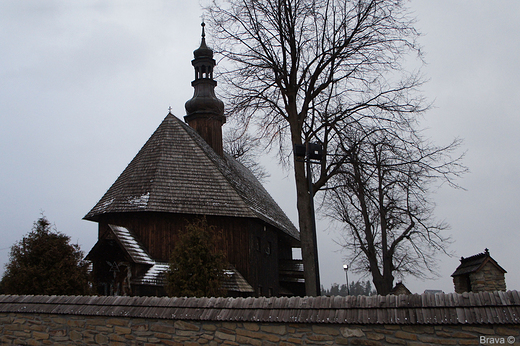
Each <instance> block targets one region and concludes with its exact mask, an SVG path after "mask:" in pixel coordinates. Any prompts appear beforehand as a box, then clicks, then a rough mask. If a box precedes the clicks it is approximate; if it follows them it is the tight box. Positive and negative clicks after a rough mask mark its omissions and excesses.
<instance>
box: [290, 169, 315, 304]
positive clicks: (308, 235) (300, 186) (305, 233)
mask: <svg viewBox="0 0 520 346" xmlns="http://www.w3.org/2000/svg"><path fill="white" fill-rule="evenodd" d="M294 167H295V169H294V173H295V180H296V195H297V208H298V224H299V226H300V240H301V247H302V259H303V269H304V278H305V293H306V295H308V296H318V295H320V288H319V279H318V278H319V268H318V267H317V263H318V261H317V258H316V256H317V253H315V246H316V245H317V244H315V242H314V240H315V235H314V232H313V225H312V223H313V220H312V215H311V213H312V212H313V211H312V209H311V204H310V197H309V189H308V183H307V178H306V176H305V164H304V163H303V162H299V161H296V160H295V161H294Z"/></svg>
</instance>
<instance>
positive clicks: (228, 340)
mask: <svg viewBox="0 0 520 346" xmlns="http://www.w3.org/2000/svg"><path fill="white" fill-rule="evenodd" d="M0 334H1V336H0V342H1V343H2V344H3V345H4V344H7V345H11V344H14V345H93V344H95V345H112V346H118V345H142V346H146V345H179V346H180V345H183V346H190V345H191V346H194V345H208V346H212V345H221V344H224V345H258V346H260V345H277V346H293V345H294V346H297V345H369V346H378V345H389V344H391V345H410V346H422V345H479V344H506V345H512V344H514V345H520V325H518V324H514V325H511V324H510V325H464V324H458V325H420V324H416V325H389V324H385V325H379V324H372V325H352V324H351V325H347V324H323V323H321V324H318V323H316V324H312V323H294V324H291V323H255V322H244V323H241V322H240V323H239V322H212V321H181V320H165V319H149V318H147V319H140V318H124V317H116V318H114V317H92V316H71V315H58V314H34V313H1V314H0ZM483 338H484V339H483ZM512 338H514V340H513V339H512ZM511 341H513V342H511Z"/></svg>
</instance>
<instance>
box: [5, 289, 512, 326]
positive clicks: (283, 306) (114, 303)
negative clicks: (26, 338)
mask: <svg viewBox="0 0 520 346" xmlns="http://www.w3.org/2000/svg"><path fill="white" fill-rule="evenodd" d="M0 312H3V313H48V314H62V315H83V316H89V315H93V316H109V317H116V316H119V317H126V318H131V317H134V318H154V319H171V320H192V321H229V322H275V323H276V322H280V323H346V324H425V325H443V324H469V325H471V324H477V325H478V324H493V325H500V324H520V295H519V293H518V292H517V291H508V292H501V291H497V292H479V293H473V292H470V293H468V292H466V293H463V294H457V293H449V294H444V293H439V294H435V295H433V294H421V295H418V294H413V295H400V296H394V295H388V296H370V297H367V296H349V297H338V296H335V297H303V298H302V297H291V298H288V297H280V298H265V297H261V298H167V297H164V298H157V297H113V296H109V297H97V296H5V295H4V296H0Z"/></svg>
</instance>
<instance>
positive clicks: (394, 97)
mask: <svg viewBox="0 0 520 346" xmlns="http://www.w3.org/2000/svg"><path fill="white" fill-rule="evenodd" d="M403 3H404V1H401V0H353V1H345V0H221V1H220V0H213V2H212V4H211V5H210V6H208V7H207V12H208V17H209V21H210V22H211V25H210V28H211V29H212V30H214V31H215V32H214V35H215V36H216V38H217V39H216V40H215V42H214V46H215V47H216V51H217V53H220V54H221V55H222V56H223V57H224V58H225V60H226V61H225V62H224V63H221V64H220V66H221V77H223V79H224V80H223V82H225V83H227V86H226V87H225V88H221V90H224V91H225V92H226V94H224V95H222V97H223V98H224V99H225V100H226V104H227V110H228V114H227V116H228V117H235V119H237V120H238V121H240V123H242V124H244V126H252V127H254V128H255V129H257V131H259V137H261V138H263V139H264V140H266V141H267V144H268V145H269V146H270V147H271V148H272V147H276V148H277V149H279V157H280V158H281V160H282V161H283V162H285V163H288V162H290V160H288V158H290V153H291V150H292V148H293V145H295V144H303V143H305V142H319V143H321V144H322V145H323V148H324V154H325V157H326V159H325V160H324V161H323V162H322V164H321V166H320V167H319V169H318V170H316V171H315V172H314V174H315V177H314V178H315V179H313V181H314V183H313V185H314V186H313V191H314V193H315V192H317V191H319V190H320V189H321V188H322V187H323V186H325V184H326V183H327V181H328V180H329V179H330V178H331V177H333V176H334V174H335V173H336V172H337V170H338V169H339V167H341V164H342V163H343V162H344V160H345V158H343V157H341V156H339V155H331V152H330V150H331V148H337V145H335V144H334V143H335V142H336V141H338V138H339V134H340V133H341V132H342V131H344V129H345V128H347V127H348V126H349V124H352V123H371V122H372V121H374V119H375V117H381V116H382V117H384V118H385V119H378V121H380V122H384V121H387V122H393V121H395V119H400V118H401V117H403V116H405V117H407V116H409V115H411V114H415V113H418V112H421V111H423V110H424V107H422V106H421V105H422V99H421V98H420V97H419V98H416V97H415V96H414V94H415V93H414V92H415V89H416V88H417V86H419V85H420V84H421V80H420V79H419V78H418V77H417V75H415V74H411V75H408V76H406V75H405V74H404V71H403V69H402V66H401V62H402V60H403V58H404V57H405V56H407V54H408V53H411V52H412V53H419V52H420V51H419V49H418V47H417V46H416V43H415V39H416V37H417V32H416V30H415V29H414V28H413V20H411V19H409V17H408V13H407V9H406V8H405V7H404V6H403ZM375 110H377V111H378V112H377V116H375V115H374V114H375ZM380 110H385V112H379V111H380ZM334 150H336V149H334ZM292 164H293V167H294V174H295V181H296V190H297V209H298V217H299V219H298V221H299V228H300V234H301V245H302V257H303V263H304V268H305V284H306V292H307V294H309V295H318V294H319V285H318V281H319V280H317V279H316V276H315V273H316V272H317V268H316V265H315V263H316V261H315V257H314V245H315V244H314V239H313V232H312V218H311V205H310V201H309V192H308V191H309V186H308V182H307V181H308V180H307V177H306V172H305V168H304V164H303V163H302V162H298V161H296V160H295V158H294V157H293V162H292Z"/></svg>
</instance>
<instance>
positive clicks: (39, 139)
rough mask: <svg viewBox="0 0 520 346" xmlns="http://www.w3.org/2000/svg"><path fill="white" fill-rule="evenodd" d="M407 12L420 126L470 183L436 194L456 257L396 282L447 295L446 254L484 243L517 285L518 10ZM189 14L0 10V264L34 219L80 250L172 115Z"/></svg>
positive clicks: (277, 190)
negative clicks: (425, 274) (460, 157)
mask: <svg viewBox="0 0 520 346" xmlns="http://www.w3.org/2000/svg"><path fill="white" fill-rule="evenodd" d="M410 7H411V9H412V11H413V12H414V13H415V16H416V17H417V25H416V26H417V28H418V29H419V30H420V31H421V32H422V33H423V34H424V36H423V37H422V38H421V41H420V42H421V44H422V46H423V49H424V51H425V59H426V61H427V63H428V64H427V65H426V66H425V67H424V68H423V72H424V74H425V76H426V77H427V78H429V79H430V82H429V83H427V84H426V86H425V87H424V94H425V96H426V97H427V98H428V99H430V100H434V101H435V108H434V109H432V110H431V111H430V112H428V113H427V115H426V117H425V120H424V122H423V125H424V126H425V127H428V130H427V134H428V135H429V136H431V137H432V138H433V140H434V141H435V142H436V143H437V144H445V143H447V142H449V141H450V140H451V139H452V138H454V137H457V136H458V137H462V138H464V139H465V143H464V148H465V149H466V150H467V156H466V159H465V164H466V165H467V166H468V167H469V168H470V170H471V173H470V174H468V175H466V176H465V177H464V178H463V179H462V180H460V183H461V185H462V186H464V187H465V188H466V189H467V190H466V191H462V190H454V189H451V188H448V187H442V188H441V189H440V190H439V191H438V192H437V193H436V194H435V195H434V199H435V201H436V202H437V211H436V215H437V217H438V218H440V219H446V221H447V222H448V223H450V224H451V225H452V229H451V231H449V233H451V235H452V236H453V239H454V240H455V242H454V244H453V245H452V246H451V250H453V251H454V252H455V253H456V256H455V257H454V258H448V257H439V266H440V273H441V274H442V277H441V278H439V279H437V280H433V281H426V282H422V281H417V280H414V279H412V278H408V279H407V280H405V284H406V285H407V286H408V287H409V288H410V289H411V290H412V291H413V292H419V293H420V292H422V291H424V289H426V288H434V289H442V290H444V291H445V292H452V291H453V285H452V281H451V278H450V274H451V273H452V272H453V271H454V270H455V268H456V267H457V265H458V263H459V262H458V258H460V256H470V255H473V254H476V253H478V252H482V251H483V250H484V248H486V247H488V248H489V249H490V252H491V255H492V256H493V257H494V258H495V259H496V260H497V261H498V263H499V264H501V265H502V266H503V267H504V268H505V269H506V270H507V271H508V273H507V274H506V283H507V287H508V289H519V288H520V278H519V277H518V269H517V262H518V259H519V255H518V244H519V243H520V241H519V240H520V239H519V232H518V226H517V223H518V222H517V218H518V216H517V214H518V211H519V205H520V203H519V197H518V192H519V191H520V182H519V179H518V176H519V170H520V156H519V155H518V149H519V148H520V135H519V133H520V116H519V113H520V111H519V110H520V87H519V86H518V80H519V77H520V59H519V56H520V39H519V38H518V33H520V21H518V18H520V2H518V1H516V0H503V1H497V2H488V1H482V0H474V1H454V0H449V1H448V0H438V1H427V0H413V1H411V2H410ZM201 13H202V12H201V10H200V8H199V4H198V3H197V2H196V1H189V2H188V1H181V0H170V1H156V0H152V1H92V0H88V1H87V0H85V1H82V0H75V1H73V2H72V1H67V0H61V1H60V0H55V1H43V0H41V1H30V0H25V1H16V0H3V1H1V2H0V165H1V169H0V224H1V225H2V226H1V229H0V232H1V233H0V234H1V235H2V240H1V241H0V264H1V265H2V267H3V265H4V264H5V263H6V261H7V259H8V248H9V247H10V246H11V245H12V244H13V243H14V242H15V241H16V240H19V239H20V238H21V237H22V236H23V235H24V234H26V233H27V232H28V231H29V230H30V229H31V227H32V223H33V222H34V221H35V220H36V219H37V218H38V217H39V215H40V211H42V210H43V211H44V213H45V215H46V216H47V217H48V219H49V220H50V221H51V222H54V223H55V224H56V226H57V228H58V230H59V231H61V232H64V233H66V234H68V235H70V236H71V237H72V240H73V241H74V242H78V243H79V244H80V245H81V247H82V249H83V250H84V251H88V250H90V248H91V247H92V246H93V244H94V243H95V241H96V239H97V224H95V223H92V222H88V221H83V220H81V218H82V217H83V216H84V215H85V214H86V213H87V212H88V211H89V210H90V208H92V207H93V206H94V205H95V203H96V202H97V201H98V200H99V199H100V198H101V197H102V195H103V194H104V193H105V191H106V190H107V189H108V188H109V187H110V185H111V184H112V183H113V182H114V181H115V180H116V178H117V177H118V176H119V174H120V173H121V172H122V171H123V169H124V168H125V167H126V165H127V164H128V163H129V162H130V160H131V159H132V158H133V157H134V155H135V154H137V152H138V151H139V149H140V148H141V146H142V145H143V144H144V143H145V142H146V140H147V139H148V138H149V136H150V135H151V134H152V133H153V131H154V130H155V129H156V128H157V126H159V124H160V122H161V121H162V119H163V118H164V117H165V116H166V114H167V113H168V107H169V106H171V107H172V112H173V113H174V114H175V115H177V116H178V117H182V116H183V115H184V102H185V101H186V100H188V99H189V98H191V96H192V94H193V90H192V87H191V85H190V82H191V80H192V79H193V70H192V66H191V63H190V61H191V59H192V51H193V50H194V49H196V48H197V46H198V44H199V42H200V41H199V40H200V21H201V17H200V16H201ZM207 32H208V41H209V43H210V44H211V40H212V38H211V28H207ZM263 161H264V162H265V164H266V166H267V168H268V169H269V170H270V172H271V178H270V179H269V183H268V184H267V186H266V187H267V189H268V190H269V191H270V192H271V193H272V194H273V197H274V198H275V199H276V200H277V201H278V203H279V204H280V205H281V206H282V208H283V209H284V210H285V211H286V213H287V214H288V215H289V217H291V218H292V219H293V221H294V222H295V223H296V211H295V209H296V208H295V198H294V195H295V194H294V187H293V183H292V180H291V179H290V176H291V174H290V172H281V171H280V168H279V167H277V166H276V165H273V164H272V163H271V162H272V161H274V159H272V158H266V159H264V160H263ZM320 227H321V229H322V230H321V231H320V233H319V245H320V250H319V251H320V261H321V274H322V275H321V276H322V283H323V284H324V285H325V286H326V287H328V286H330V284H331V283H333V282H338V283H343V282H344V272H343V270H342V255H341V253H339V252H336V250H339V247H338V246H337V245H336V244H334V242H332V241H331V240H330V239H331V238H337V235H336V234H335V230H333V229H328V230H327V231H324V230H323V229H324V228H326V227H327V222H321V223H320ZM2 270H3V268H2ZM351 278H353V279H357V278H356V277H351Z"/></svg>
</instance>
